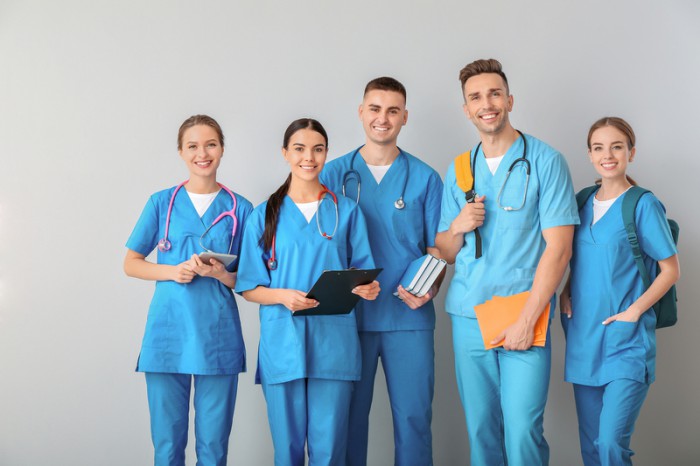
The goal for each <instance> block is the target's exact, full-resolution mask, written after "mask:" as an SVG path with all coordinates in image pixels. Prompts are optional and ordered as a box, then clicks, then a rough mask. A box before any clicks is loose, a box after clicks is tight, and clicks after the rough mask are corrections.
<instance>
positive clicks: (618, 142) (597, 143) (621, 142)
mask: <svg viewBox="0 0 700 466" xmlns="http://www.w3.org/2000/svg"><path fill="white" fill-rule="evenodd" d="M610 144H611V145H612V144H625V141H613V142H611V143H610ZM602 145H603V143H602V142H593V143H591V146H602Z"/></svg>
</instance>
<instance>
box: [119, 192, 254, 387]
mask: <svg viewBox="0 0 700 466" xmlns="http://www.w3.org/2000/svg"><path fill="white" fill-rule="evenodd" d="M174 191H175V187H172V188H169V189H166V190H163V191H160V192H157V193H155V194H153V195H152V196H151V197H150V199H149V200H148V202H147V203H146V207H145V208H144V209H143V212H142V213H141V217H140V218H139V220H138V222H137V223H136V226H135V227H134V230H133V232H132V233H131V236H130V237H129V240H128V241H127V242H126V247H127V248H129V249H131V250H132V251H135V252H137V253H139V254H143V255H144V256H148V255H149V254H150V253H151V252H152V251H153V250H154V249H156V246H157V244H158V241H159V240H160V239H161V238H163V237H165V219H166V216H167V213H168V205H169V203H170V199H171V197H172V195H173V192H174ZM235 196H236V200H237V201H238V205H237V208H236V215H237V217H238V228H237V231H236V235H235V237H234V239H233V247H232V249H231V254H236V255H238V254H239V251H240V246H241V239H242V236H243V226H244V225H245V223H246V220H247V217H248V215H249V214H250V212H251V211H252V209H253V206H252V204H251V203H250V202H249V201H248V200H247V199H245V198H244V197H243V196H241V195H239V194H235ZM232 205H233V200H232V199H231V196H229V194H228V193H227V192H226V191H225V190H221V191H220V192H219V194H218V195H217V196H216V198H215V199H214V201H213V202H212V203H211V205H210V206H209V208H208V209H207V211H206V212H205V213H204V215H203V216H202V217H201V218H200V216H199V214H197V212H196V210H195V207H194V205H193V204H192V201H191V200H190V198H189V196H188V195H187V193H186V192H184V189H181V190H180V191H179V192H178V194H177V196H175V200H174V202H173V208H172V213H171V215H170V229H169V231H168V239H169V240H170V243H171V245H172V247H171V249H170V250H169V251H166V252H161V251H159V250H158V251H157V263H158V264H168V265H178V264H180V263H182V262H184V261H186V260H188V259H189V258H190V257H191V256H192V254H200V253H202V252H203V251H202V247H201V246H200V245H199V239H200V236H201V235H202V233H204V231H205V230H206V229H207V228H208V227H209V226H210V225H211V223H212V222H213V221H214V219H215V218H216V217H217V216H219V214H220V213H221V212H224V211H227V210H231V207H232ZM232 227H233V223H232V219H231V218H230V217H224V218H223V219H222V220H220V221H219V223H217V224H216V225H215V226H214V227H213V228H212V229H211V230H210V231H209V233H207V236H205V238H204V240H203V244H204V246H205V247H207V248H209V249H211V250H212V251H216V252H227V251H228V248H229V244H230V241H231V229H232ZM236 266H237V264H236V263H235V262H234V263H233V264H231V265H230V266H229V267H228V270H229V271H233V270H235V268H236ZM245 368H246V363H245V346H244V344H243V334H242V332H241V322H240V318H239V316H238V307H237V306H236V300H235V299H234V295H233V292H232V290H231V289H230V288H228V287H226V286H225V285H224V284H223V283H221V282H220V281H219V280H217V279H215V278H211V277H200V276H195V277H194V278H193V279H192V281H191V282H190V283H177V282H175V281H172V280H167V281H157V282H156V289H155V293H154V294H153V299H152V301H151V306H150V308H149V311H148V320H147V322H146V331H145V333H144V336H143V343H142V345H141V353H140V356H139V359H138V363H137V366H136V370H137V371H140V372H168V373H180V374H197V375H221V374H237V373H239V372H242V371H245Z"/></svg>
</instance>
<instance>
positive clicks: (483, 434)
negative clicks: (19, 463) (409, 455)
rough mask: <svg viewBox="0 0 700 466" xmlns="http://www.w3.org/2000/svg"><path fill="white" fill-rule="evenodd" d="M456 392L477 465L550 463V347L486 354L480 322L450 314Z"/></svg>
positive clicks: (495, 349) (494, 350)
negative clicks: (546, 435)
mask: <svg viewBox="0 0 700 466" xmlns="http://www.w3.org/2000/svg"><path fill="white" fill-rule="evenodd" d="M451 318H452V338H453V343H454V351H455V370H456V373H457V387H458V389H459V395H460V398H461V399H462V406H463V407H464V414H465V416H466V419H467V430H468V433H469V449H470V451H471V464H472V466H480V465H484V466H499V465H506V464H507V465H508V466H538V465H546V464H549V445H547V441H546V440H545V439H544V429H543V420H544V407H545V403H546V402H547V390H548V389H549V373H550V368H551V346H550V342H549V340H550V338H549V334H548V335H547V345H546V346H545V347H534V346H533V347H532V348H530V349H529V350H527V351H506V350H504V349H503V348H494V349H491V350H488V351H487V350H484V341H483V339H482V337H481V331H480V330H479V324H478V323H477V320H476V319H473V318H468V317H460V316H454V315H451Z"/></svg>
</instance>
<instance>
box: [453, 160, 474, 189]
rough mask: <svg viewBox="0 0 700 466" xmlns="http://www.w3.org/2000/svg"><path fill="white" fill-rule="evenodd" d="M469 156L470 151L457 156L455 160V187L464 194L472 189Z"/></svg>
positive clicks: (472, 181)
mask: <svg viewBox="0 0 700 466" xmlns="http://www.w3.org/2000/svg"><path fill="white" fill-rule="evenodd" d="M471 155H472V153H471V151H467V152H465V153H463V154H460V155H458V156H457V158H456V159H455V176H456V177H457V186H459V189H461V190H462V191H464V192H465V193H466V192H467V191H469V190H471V189H472V188H474V175H472V167H471V163H472V160H471Z"/></svg>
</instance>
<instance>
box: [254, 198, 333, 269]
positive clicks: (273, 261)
mask: <svg viewBox="0 0 700 466" xmlns="http://www.w3.org/2000/svg"><path fill="white" fill-rule="evenodd" d="M321 187H322V188H323V189H322V190H321V192H320V193H318V206H317V207H316V228H317V229H318V233H319V234H320V235H321V236H322V237H324V238H326V239H333V236H335V232H336V231H338V198H336V197H335V194H333V191H331V190H330V189H328V188H326V187H325V186H324V185H321ZM326 194H330V195H331V198H332V199H333V206H335V227H333V233H330V234H328V233H326V232H325V231H323V229H322V228H321V220H320V218H321V203H322V202H323V200H324V199H325V198H326ZM276 239H277V233H275V236H273V237H272V247H271V248H270V258H269V259H268V260H267V268H268V269H270V270H276V269H277V265H278V264H277V255H276V254H275V240H276Z"/></svg>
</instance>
